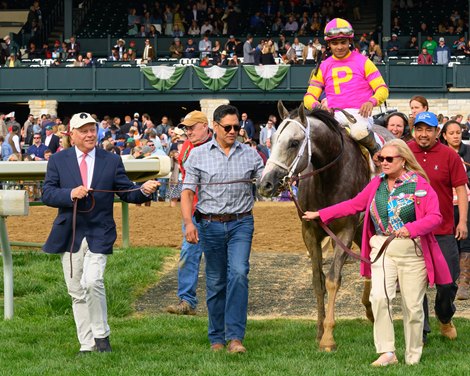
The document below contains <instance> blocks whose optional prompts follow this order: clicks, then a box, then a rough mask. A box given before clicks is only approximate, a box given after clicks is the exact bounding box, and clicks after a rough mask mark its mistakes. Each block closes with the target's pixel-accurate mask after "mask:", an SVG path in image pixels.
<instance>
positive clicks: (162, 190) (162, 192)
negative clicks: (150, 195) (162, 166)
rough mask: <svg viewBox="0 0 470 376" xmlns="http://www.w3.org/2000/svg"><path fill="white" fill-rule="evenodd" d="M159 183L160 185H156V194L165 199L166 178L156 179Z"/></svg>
mask: <svg viewBox="0 0 470 376" xmlns="http://www.w3.org/2000/svg"><path fill="white" fill-rule="evenodd" d="M157 180H158V181H159V183H160V187H158V196H159V197H160V199H163V200H165V198H166V191H167V189H168V179H157Z"/></svg>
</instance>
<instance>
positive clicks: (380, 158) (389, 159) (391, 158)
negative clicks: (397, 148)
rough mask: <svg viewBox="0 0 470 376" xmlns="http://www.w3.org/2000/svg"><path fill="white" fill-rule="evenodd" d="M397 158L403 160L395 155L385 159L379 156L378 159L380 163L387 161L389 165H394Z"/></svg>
mask: <svg viewBox="0 0 470 376" xmlns="http://www.w3.org/2000/svg"><path fill="white" fill-rule="evenodd" d="M395 158H401V155H393V156H389V157H383V156H381V155H379V156H378V157H377V159H378V160H379V162H380V163H383V162H384V161H387V162H388V163H392V162H393V160H394V159H395Z"/></svg>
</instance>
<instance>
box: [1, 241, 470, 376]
mask: <svg viewBox="0 0 470 376" xmlns="http://www.w3.org/2000/svg"><path fill="white" fill-rule="evenodd" d="M174 252H175V251H174V250H170V249H162V248H159V249H154V248H132V249H128V250H125V251H123V250H117V252H116V254H115V255H114V256H112V257H110V258H109V262H108V267H107V272H106V285H107V286H106V287H107V293H108V302H109V303H108V307H109V317H110V325H111V330H112V334H111V344H112V346H113V352H112V353H110V354H97V353H96V354H95V353H94V354H90V355H88V356H80V357H79V356H77V355H76V354H77V351H78V343H77V340H76V335H75V326H74V323H73V319H72V315H71V303H70V298H69V297H68V295H67V293H66V290H65V284H64V282H63V275H62V271H61V266H60V260H59V258H58V257H54V256H49V255H45V254H42V253H40V252H35V251H27V252H14V256H13V257H14V273H15V276H14V277H15V292H14V293H15V318H14V319H13V320H11V321H0V348H1V350H0V375H232V374H233V375H250V376H251V375H315V374H320V375H376V374H377V375H378V374H384V373H385V372H386V373H387V375H405V374H406V375H439V374H442V375H468V374H470V320H466V319H456V320H455V322H456V326H457V328H458V333H459V338H458V339H457V340H456V341H453V342H450V341H447V340H444V339H443V338H441V337H440V336H439V335H438V329H437V324H436V322H435V320H433V321H432V324H433V327H432V329H433V333H432V334H431V336H430V339H429V344H428V345H427V346H426V347H425V349H424V355H423V357H422V361H421V364H419V365H417V366H413V367H409V366H406V365H404V363H403V348H404V342H403V333H402V332H403V330H402V323H401V321H396V326H395V327H396V333H397V347H398V351H397V355H398V357H399V360H400V364H399V365H397V366H392V367H387V368H386V369H373V368H371V367H370V366H369V363H370V362H372V361H373V360H375V357H376V355H375V350H374V346H373V340H372V326H371V324H370V323H368V322H367V321H365V320H340V321H338V323H337V329H336V332H335V334H336V341H337V343H338V351H337V352H335V353H321V352H319V351H317V346H316V343H315V322H314V321H313V320H312V321H308V320H287V319H285V320H284V319H283V320H256V321H254V320H249V322H248V327H247V337H246V339H245V344H246V346H247V349H248V353H247V354H244V355H228V354H226V353H225V352H221V353H212V352H211V351H209V343H208V341H207V333H206V332H207V318H206V317H174V316H171V315H167V314H161V315H156V316H148V317H140V316H138V315H136V314H135V313H134V310H133V302H134V301H135V300H136V299H137V298H138V296H139V295H140V294H141V293H142V292H143V291H144V290H145V288H146V287H147V286H149V285H152V284H154V283H156V282H157V281H158V271H159V270H160V268H161V266H162V262H163V260H164V258H165V256H167V255H170V254H173V253H174ZM0 260H1V259H0ZM0 277H1V278H2V279H3V275H2V274H1V271H0ZM2 288H3V284H2V285H1V286H0V294H3V291H1V289H2ZM1 304H2V307H1V308H2V311H3V301H2V302H1Z"/></svg>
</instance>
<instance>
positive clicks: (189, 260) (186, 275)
mask: <svg viewBox="0 0 470 376" xmlns="http://www.w3.org/2000/svg"><path fill="white" fill-rule="evenodd" d="M193 222H194V218H193ZM185 227H186V226H185V225H184V223H183V244H182V245H181V252H180V261H179V265H178V297H179V298H180V300H185V301H187V302H188V303H189V304H190V305H191V307H193V308H196V306H197V297H196V289H197V280H198V276H199V264H200V263H201V256H202V247H201V246H200V243H198V244H191V243H188V242H187V241H186V236H185V234H186V228H185Z"/></svg>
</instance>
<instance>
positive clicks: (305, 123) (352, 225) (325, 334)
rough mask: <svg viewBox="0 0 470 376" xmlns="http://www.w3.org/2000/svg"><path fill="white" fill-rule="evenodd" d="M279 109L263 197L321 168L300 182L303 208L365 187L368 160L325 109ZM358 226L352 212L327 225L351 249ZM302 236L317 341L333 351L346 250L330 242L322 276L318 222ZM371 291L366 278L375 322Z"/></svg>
mask: <svg viewBox="0 0 470 376" xmlns="http://www.w3.org/2000/svg"><path fill="white" fill-rule="evenodd" d="M278 110H279V114H280V115H281V117H282V118H283V121H282V123H281V124H280V126H279V128H278V129H277V132H276V133H275V134H274V137H273V142H272V150H271V156H270V158H269V160H268V162H267V164H266V168H265V170H264V173H263V177H262V179H261V181H260V183H259V186H258V190H259V192H260V194H261V195H263V196H266V197H269V196H273V195H275V194H276V193H278V192H279V189H280V188H281V186H282V181H283V179H284V178H285V177H286V176H288V177H290V176H296V174H299V173H302V174H303V175H306V174H309V173H310V172H312V171H313V170H318V169H321V168H324V167H326V168H325V169H324V170H323V171H322V172H320V173H319V174H317V175H314V176H309V177H307V178H305V179H302V178H301V179H299V180H298V202H299V204H300V207H301V208H302V210H303V211H307V210H310V211H316V210H318V209H321V208H324V207H326V206H329V205H332V204H335V203H338V202H340V201H344V200H347V199H350V198H352V197H354V196H355V195H356V194H357V193H359V192H360V191H361V190H362V189H363V188H364V186H365V185H366V184H367V183H368V182H369V179H370V176H371V170H370V163H369V160H368V158H366V157H364V154H363V153H362V151H361V149H360V147H359V146H358V144H357V143H356V142H355V141H354V140H352V139H351V137H349V136H348V134H347V131H346V130H345V129H344V128H343V127H341V126H340V125H339V124H338V122H337V121H336V120H335V119H334V118H333V117H332V116H331V115H330V114H329V113H328V112H326V111H323V110H313V111H311V112H309V113H306V111H307V110H305V109H304V107H303V105H301V106H300V107H299V109H298V110H295V111H293V112H292V113H290V114H289V113H288V111H287V110H286V108H285V107H284V105H283V104H282V102H279V103H278ZM376 127H377V129H375V128H374V131H376V130H377V131H378V132H380V133H382V134H385V135H386V138H387V139H391V138H393V136H392V135H391V134H390V133H388V132H387V131H386V130H385V128H382V127H379V126H376ZM299 216H301V213H299ZM360 225H361V224H360V216H359V215H355V216H349V217H346V218H341V219H338V220H335V221H334V222H332V223H331V224H330V228H331V230H332V231H333V232H334V233H335V234H336V235H337V236H338V238H340V239H341V240H342V242H343V243H344V244H345V245H346V246H347V247H351V245H352V242H353V240H355V241H356V244H361V242H360V235H361V231H358V230H359V228H360ZM302 236H303V239H304V242H305V245H306V246H307V249H308V252H309V254H310V258H311V263H312V272H313V276H312V277H313V288H314V291H315V295H316V300H317V315H318V321H317V340H318V341H319V347H320V349H321V350H324V351H332V350H335V349H336V342H335V340H334V336H333V329H334V326H335V316H334V309H335V300H336V295H337V292H338V290H339V288H340V285H341V270H342V268H343V265H344V262H345V260H346V258H347V254H346V253H345V252H344V251H343V250H342V249H341V248H339V247H338V246H337V245H336V244H334V248H335V251H334V260H333V263H332V264H331V268H330V270H329V271H328V273H327V274H326V278H325V274H324V273H323V270H322V247H321V242H322V240H323V239H324V238H325V237H326V236H327V235H326V233H325V232H324V230H323V229H322V228H321V227H320V226H319V225H318V222H317V221H302ZM327 291H328V302H327V303H328V304H327V306H326V308H327V310H326V315H325V294H326V292H327ZM369 292H370V281H366V284H365V289H364V293H363V299H362V302H363V304H364V305H365V306H366V314H367V317H368V318H369V319H371V320H373V316H372V311H371V309H370V303H369Z"/></svg>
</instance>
